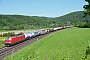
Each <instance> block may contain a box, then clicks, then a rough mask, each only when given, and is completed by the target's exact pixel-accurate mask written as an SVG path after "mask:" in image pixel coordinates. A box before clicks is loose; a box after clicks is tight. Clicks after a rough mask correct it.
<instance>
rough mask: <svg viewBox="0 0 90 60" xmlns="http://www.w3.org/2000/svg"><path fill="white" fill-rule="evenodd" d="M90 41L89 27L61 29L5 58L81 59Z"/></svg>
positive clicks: (39, 59) (19, 59) (33, 59)
mask: <svg viewBox="0 0 90 60" xmlns="http://www.w3.org/2000/svg"><path fill="white" fill-rule="evenodd" d="M88 41H90V28H70V29H65V30H61V31H58V32H55V33H52V34H50V35H49V36H47V37H45V38H42V39H41V40H39V41H36V42H34V43H33V44H31V45H30V46H27V47H25V48H23V49H22V50H19V51H18V52H16V53H14V54H12V55H11V56H9V57H7V58H5V60H81V59H82V57H83V56H84V54H85V50H86V48H87V46H88V45H89V42H88Z"/></svg>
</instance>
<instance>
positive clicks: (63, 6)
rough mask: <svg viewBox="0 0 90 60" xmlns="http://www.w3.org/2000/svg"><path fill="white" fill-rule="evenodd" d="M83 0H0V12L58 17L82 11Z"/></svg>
mask: <svg viewBox="0 0 90 60" xmlns="http://www.w3.org/2000/svg"><path fill="white" fill-rule="evenodd" d="M85 4H87V3H86V2H85V0H0V14H10V15H13V14H15V15H17V14H18V15H27V16H45V17H59V16H63V15H65V14H68V13H71V12H75V11H83V10H84V9H83V5H85Z"/></svg>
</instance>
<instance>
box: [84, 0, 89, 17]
mask: <svg viewBox="0 0 90 60" xmlns="http://www.w3.org/2000/svg"><path fill="white" fill-rule="evenodd" d="M85 1H86V2H88V4H87V5H84V6H83V8H84V10H85V12H84V16H83V17H86V16H87V15H89V16H90V0H85Z"/></svg>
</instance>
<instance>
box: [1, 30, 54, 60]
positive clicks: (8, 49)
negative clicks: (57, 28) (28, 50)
mask: <svg viewBox="0 0 90 60" xmlns="http://www.w3.org/2000/svg"><path fill="white" fill-rule="evenodd" d="M51 33H52V32H51ZM51 33H48V34H45V35H40V36H37V37H35V38H32V39H30V40H26V41H24V42H21V43H19V44H16V45H14V46H11V47H3V48H1V49H0V60H3V59H4V58H5V57H7V56H8V55H11V54H13V53H14V52H16V51H18V50H20V49H22V48H23V47H25V46H28V45H30V44H31V43H33V42H35V41H37V40H39V39H41V38H43V37H45V36H47V35H49V34H51Z"/></svg>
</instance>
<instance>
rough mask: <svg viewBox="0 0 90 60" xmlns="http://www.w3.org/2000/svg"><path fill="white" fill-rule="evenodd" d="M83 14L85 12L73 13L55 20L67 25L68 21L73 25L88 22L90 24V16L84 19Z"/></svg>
mask: <svg viewBox="0 0 90 60" xmlns="http://www.w3.org/2000/svg"><path fill="white" fill-rule="evenodd" d="M83 13H84V12H83V11H77V12H72V13H69V14H66V15H64V16H60V17H56V18H55V19H56V20H59V21H61V22H64V23H67V21H71V23H72V24H76V23H81V22H87V21H88V22H90V16H87V17H85V18H83V17H82V16H84V14H83Z"/></svg>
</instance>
